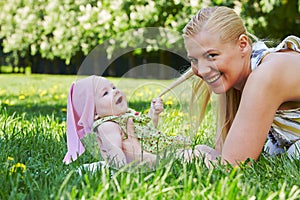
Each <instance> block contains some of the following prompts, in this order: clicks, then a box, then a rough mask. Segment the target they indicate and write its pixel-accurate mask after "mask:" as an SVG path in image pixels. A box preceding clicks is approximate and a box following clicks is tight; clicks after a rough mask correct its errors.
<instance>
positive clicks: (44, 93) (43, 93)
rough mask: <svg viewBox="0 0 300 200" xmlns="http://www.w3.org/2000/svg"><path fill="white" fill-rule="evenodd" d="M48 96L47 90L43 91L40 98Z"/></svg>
mask: <svg viewBox="0 0 300 200" xmlns="http://www.w3.org/2000/svg"><path fill="white" fill-rule="evenodd" d="M46 94H47V90H42V91H41V92H40V94H39V95H40V97H42V96H45V95H46Z"/></svg>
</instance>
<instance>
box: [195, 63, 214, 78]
mask: <svg viewBox="0 0 300 200" xmlns="http://www.w3.org/2000/svg"><path fill="white" fill-rule="evenodd" d="M193 71H194V73H195V74H196V75H198V76H200V77H203V76H205V75H206V74H208V73H210V71H211V68H210V67H209V66H208V65H207V64H205V63H202V64H201V63H198V64H197V65H196V66H194V67H193Z"/></svg>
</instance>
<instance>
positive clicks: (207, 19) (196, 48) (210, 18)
mask: <svg viewBox="0 0 300 200" xmlns="http://www.w3.org/2000/svg"><path fill="white" fill-rule="evenodd" d="M183 36H184V42H185V47H186V50H187V55H188V57H189V58H190V61H191V67H192V70H193V71H194V73H195V75H197V76H198V77H199V78H198V79H196V81H195V88H194V91H195V93H194V95H193V98H192V102H197V101H198V103H199V105H198V106H199V107H201V108H204V107H205V106H206V105H207V103H208V99H209V95H210V91H212V92H214V93H217V94H224V96H225V98H223V99H222V98H220V99H222V100H223V101H222V100H220V105H221V107H220V111H219V115H220V118H219V123H218V130H219V131H218V133H217V140H216V147H215V149H213V148H210V147H208V146H205V145H198V146H196V150H198V151H195V156H199V155H202V154H205V155H206V158H207V160H213V161H214V160H216V159H217V157H221V159H222V161H223V162H229V163H232V164H234V165H235V164H239V163H240V162H242V161H245V160H246V159H247V158H251V159H254V160H256V159H258V157H259V155H260V154H261V152H262V149H263V146H264V143H265V141H266V139H267V137H269V138H270V139H269V140H268V143H267V145H266V146H265V150H266V151H267V152H268V153H270V154H271V155H275V154H277V153H282V152H287V153H288V155H289V156H290V157H291V158H292V157H298V158H299V155H300V154H299V150H300V144H299V143H300V141H299V140H300V134H299V133H300V131H299V130H300V124H299V122H300V89H299V85H300V79H299V74H300V54H299V52H300V39H299V38H297V37H295V36H289V37H287V38H286V39H285V40H283V41H282V43H281V44H279V45H278V46H277V47H276V48H268V47H267V46H266V45H265V44H264V43H263V42H260V41H256V42H255V43H253V44H252V41H251V39H250V37H252V38H255V36H252V35H250V34H249V33H248V32H247V30H246V28H245V26H244V24H243V22H242V20H241V18H240V17H239V16H238V15H237V14H236V13H235V12H234V10H232V9H230V8H227V7H209V8H204V9H201V10H200V11H199V12H198V13H197V14H196V15H195V16H194V17H192V19H191V20H190V21H189V23H188V24H187V25H186V27H185V28H184V30H183ZM292 88H293V89H292ZM199 99H200V100H201V99H202V100H201V101H200V100H199ZM203 99H204V100H203ZM192 110H193V108H192ZM204 112H205V109H203V110H202V113H200V114H198V116H201V115H202V116H203V113H204ZM283 113H284V114H283ZM283 115H284V116H283ZM200 121H201V117H199V119H198V123H200Z"/></svg>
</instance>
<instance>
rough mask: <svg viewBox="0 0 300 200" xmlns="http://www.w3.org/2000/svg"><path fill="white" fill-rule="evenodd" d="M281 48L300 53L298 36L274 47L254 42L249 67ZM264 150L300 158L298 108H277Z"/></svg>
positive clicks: (272, 153) (271, 153)
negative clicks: (285, 153)
mask: <svg viewBox="0 0 300 200" xmlns="http://www.w3.org/2000/svg"><path fill="white" fill-rule="evenodd" d="M283 49H291V50H294V51H297V52H299V53H300V38H298V37H296V36H288V37H287V38H285V39H284V40H283V41H282V42H281V43H280V44H279V45H278V46H277V47H275V48H268V47H267V46H266V45H265V44H264V43H263V42H256V43H254V44H253V50H252V56H251V69H252V70H255V69H256V68H257V67H258V65H259V64H260V62H261V60H262V59H263V58H264V57H265V56H266V55H267V54H269V53H272V52H276V51H280V50H283ZM299 67H300V66H299ZM299 78H300V74H299ZM264 150H265V151H266V152H268V153H269V154H270V155H276V154H279V153H283V152H287V153H288V156H289V157H296V158H300V108H296V109H289V110H277V112H276V114H275V116H274V120H273V123H272V126H271V128H270V131H269V134H268V141H267V143H266V145H265V148H264Z"/></svg>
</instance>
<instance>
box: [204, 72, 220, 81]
mask: <svg viewBox="0 0 300 200" xmlns="http://www.w3.org/2000/svg"><path fill="white" fill-rule="evenodd" d="M221 75H222V74H221V73H220V74H218V75H216V76H214V77H212V78H210V79H206V82H208V83H214V82H216V81H217V80H218V79H219V78H220V77H221Z"/></svg>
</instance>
